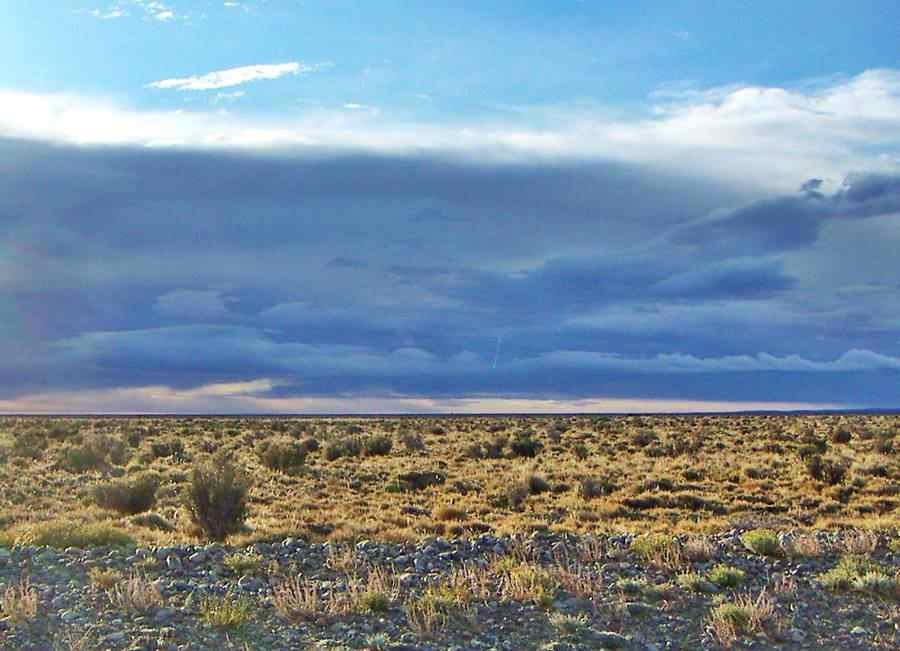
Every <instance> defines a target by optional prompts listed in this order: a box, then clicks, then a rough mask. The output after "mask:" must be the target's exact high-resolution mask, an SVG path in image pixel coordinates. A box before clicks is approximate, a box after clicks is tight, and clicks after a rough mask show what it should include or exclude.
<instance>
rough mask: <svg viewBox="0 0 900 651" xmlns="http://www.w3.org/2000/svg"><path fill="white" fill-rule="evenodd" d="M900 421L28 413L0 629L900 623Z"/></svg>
mask: <svg viewBox="0 0 900 651" xmlns="http://www.w3.org/2000/svg"><path fill="white" fill-rule="evenodd" d="M898 425H900V418H898V417H897V416H893V415H869V416H860V415H827V416H826V415H802V416H788V415H765V416H763V415H753V416H744V415H740V416H653V417H649V416H641V417H638V416H632V417H591V416H572V417H561V416H555V417H477V416H471V417H452V418H451V417H447V418H418V417H408V418H399V417H398V418H387V417H385V418H151V417H145V418H59V419H49V418H26V417H16V418H12V417H11V418H7V419H5V420H3V421H2V422H0V648H9V649H93V648H103V649H129V650H131V651H137V650H138V649H166V650H167V651H178V650H181V651H186V650H187V649H204V648H223V649H225V648H227V649H241V650H242V651H247V650H248V649H294V648H309V649H393V650H394V651H403V650H406V651H411V650H415V649H423V650H437V649H455V650H457V651H461V650H462V649H485V650H491V649H493V650H501V649H504V650H509V651H513V650H515V649H541V650H543V651H574V650H576V649H590V648H626V649H635V650H638V649H640V650H641V651H662V650H663V649H685V650H687V649H721V648H755V649H769V648H772V649H821V648H845V649H870V648H877V649H896V648H900V638H898V630H900V534H898V521H897V518H898V510H897V506H898V499H900V497H898V493H900V482H898V478H900V441H897V443H896V446H895V433H896V432H897V431H900V429H898Z"/></svg>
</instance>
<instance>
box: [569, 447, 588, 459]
mask: <svg viewBox="0 0 900 651" xmlns="http://www.w3.org/2000/svg"><path fill="white" fill-rule="evenodd" d="M572 454H574V455H575V458H576V459H578V460H579V461H584V460H585V459H587V458H588V454H589V452H588V448H587V446H586V445H585V444H584V443H577V444H576V445H575V447H573V448H572Z"/></svg>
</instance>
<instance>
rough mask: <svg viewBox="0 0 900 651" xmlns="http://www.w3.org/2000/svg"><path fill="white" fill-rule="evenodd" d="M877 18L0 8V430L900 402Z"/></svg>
mask: <svg viewBox="0 0 900 651" xmlns="http://www.w3.org/2000/svg"><path fill="white" fill-rule="evenodd" d="M898 43H900V4H898V3H896V2H891V1H889V0H860V1H859V2H854V3H848V2H843V1H837V0H818V1H816V2H807V1H805V0H796V1H793V2H790V3H785V2H781V1H779V2H770V1H765V0H754V1H752V2H751V1H749V0H747V1H739V0H722V1H721V2H707V1H700V0H696V1H694V0H670V1H666V2H660V1H654V2H649V1H635V2H629V3H601V2H589V1H586V0H585V1H577V0H557V1H555V2H546V0H544V1H541V2H536V1H531V0H517V1H516V2H505V1H498V2H491V3H483V2H474V1H455V2H452V3H444V2H429V3H422V2H411V1H400V0H396V1H388V0H384V1H375V0H372V1H370V2H350V1H347V0H230V1H224V2H223V1H221V0H216V1H213V0H194V1H187V0H118V1H116V0H110V1H107V0H55V1H54V2H28V3H25V2H8V3H3V4H2V5H0V60H2V61H4V66H2V67H0V413H2V412H14V413H22V412H28V413H134V412H142V413H143V412H152V413H206V412H212V413H267V412H278V413H287V412H289V413H295V412H296V413H407V412H438V413H443V412H453V413H463V412H542V413H543V412H573V411H590V412H604V411H610V412H656V411H665V412H677V411H727V410H745V409H825V408H884V407H900V258H898V251H900V45H898Z"/></svg>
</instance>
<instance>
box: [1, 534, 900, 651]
mask: <svg viewBox="0 0 900 651" xmlns="http://www.w3.org/2000/svg"><path fill="white" fill-rule="evenodd" d="M740 534H741V531H739V530H732V531H728V532H725V533H723V534H719V535H716V536H712V537H711V538H710V539H711V540H712V541H713V542H714V543H715V544H716V546H717V549H718V553H717V556H716V558H714V559H710V560H707V561H703V562H694V563H688V564H687V565H685V566H683V567H681V568H679V569H678V570H671V569H666V568H655V567H652V566H650V565H648V564H647V563H645V562H643V561H641V560H640V559H638V558H636V557H635V556H634V554H632V553H631V552H630V551H629V545H630V542H631V539H632V537H631V536H630V535H625V534H623V535H613V536H602V537H600V538H601V542H602V543H603V546H604V548H605V549H606V550H607V555H606V556H604V557H602V558H598V559H594V560H592V561H584V566H583V567H584V568H585V570H586V571H588V572H590V573H593V575H595V576H597V577H599V578H600V579H602V585H603V589H602V590H601V591H600V592H599V594H597V595H596V596H595V597H594V599H593V602H592V601H591V600H588V599H585V598H582V597H579V596H577V595H572V594H569V593H567V592H566V591H565V590H563V589H562V588H558V589H557V590H556V593H555V594H554V596H553V601H552V604H542V605H536V604H533V603H527V602H509V601H503V600H501V599H500V598H499V596H498V597H497V598H496V599H488V600H485V601H483V602H481V603H473V604H472V608H471V611H470V613H469V617H467V618H456V617H454V618H452V620H451V621H450V622H449V623H448V625H447V626H445V627H444V628H442V629H440V630H439V631H438V632H437V633H436V634H435V635H434V637H432V638H427V637H423V636H421V635H418V634H416V633H414V632H413V630H411V629H410V627H409V625H408V621H407V615H406V612H405V610H404V608H403V603H402V602H403V601H404V599H405V598H408V597H411V596H413V595H418V594H420V593H421V590H422V589H424V588H425V586H428V585H432V584H434V583H435V582H436V581H438V580H440V578H441V577H443V576H446V575H447V574H448V573H449V572H451V571H452V570H454V569H456V568H459V567H461V566H462V565H463V564H471V565H472V566H486V565H487V564H488V562H490V561H491V560H492V559H493V558H495V557H496V556H497V555H508V554H515V555H517V556H522V555H525V556H527V557H529V558H531V559H533V561H534V562H535V563H537V564H544V565H548V566H549V565H550V564H551V563H553V562H554V559H559V558H561V557H563V556H565V555H566V554H571V553H572V552H573V550H575V549H576V547H577V546H578V545H579V544H580V543H583V542H585V540H584V539H585V537H580V538H579V537H576V536H573V535H568V534H546V533H541V534H535V535H532V536H530V537H524V536H520V537H496V536H492V535H489V534H484V535H482V536H479V537H478V538H474V539H452V540H447V539H443V538H430V539H426V540H423V541H421V542H419V543H417V544H412V543H408V544H397V543H379V542H375V541H367V540H363V541H360V542H358V543H357V544H356V545H355V546H354V547H353V548H352V560H353V563H354V564H355V566H356V567H371V566H380V567H383V568H385V569H388V570H390V572H391V573H392V574H393V575H394V576H396V577H397V578H398V581H399V585H400V586H401V591H402V593H403V594H402V595H401V597H400V598H399V599H397V600H394V601H392V602H391V603H390V605H389V606H388V608H387V609H386V610H385V611H383V612H377V613H358V614H352V615H348V616H343V617H340V618H327V617H323V618H321V620H320V621H317V622H301V623H299V624H297V623H290V622H288V621H286V620H284V619H282V618H281V617H280V616H279V615H278V613H277V612H276V610H275V608H274V606H273V604H272V588H273V586H274V585H276V584H277V583H278V582H279V581H280V580H283V578H284V577H290V576H298V577H301V578H303V579H309V580H312V581H314V582H315V583H316V585H317V586H318V588H319V590H320V591H321V592H322V593H323V594H330V593H332V592H333V593H341V592H342V591H345V590H346V589H347V575H346V569H341V570H336V569H333V567H334V559H335V558H336V556H335V551H336V550H338V549H341V547H340V546H338V545H336V544H335V543H308V542H305V541H303V540H301V539H297V538H288V539H285V540H283V541H277V542H271V543H256V544H253V545H251V546H249V547H247V548H242V549H239V548H234V547H229V546H226V545H221V544H210V545H180V546H168V547H159V548H138V549H102V548H98V549H89V550H83V549H74V548H69V549H65V550H55V549H48V548H40V547H14V548H11V549H3V548H0V594H2V591H3V590H4V589H5V588H6V586H15V585H18V583H19V581H20V579H21V578H22V577H27V578H28V581H29V582H30V584H31V586H33V588H34V589H35V590H36V591H37V594H38V597H39V612H38V616H37V617H36V618H34V619H33V620H32V621H29V622H25V623H13V622H12V621H10V618H8V617H7V618H3V617H2V614H0V648H2V649H10V650H13V649H16V650H18V649H22V650H41V651H45V650H46V651H49V650H54V649H85V650H86V649H111V650H112V649H116V650H118V649H127V650H129V651H137V650H165V651H188V650H196V649H241V650H243V651H246V650H249V649H253V650H257V649H266V650H268V649H297V648H310V649H390V650H393V651H403V650H406V651H413V650H418V651H431V650H436V649H456V650H459V651H463V650H469V649H483V650H484V651H517V650H519V649H538V650H542V651H546V650H555V651H564V650H566V649H572V650H574V649H602V648H621V649H634V650H635V651H663V650H670V649H685V650H688V649H691V650H694V649H716V648H719V647H718V646H717V645H716V643H715V642H714V640H713V638H712V636H711V635H710V631H709V629H708V626H707V615H708V613H709V610H710V609H711V608H712V607H714V606H715V605H716V604H717V603H719V601H720V600H721V601H728V600H729V599H730V598H732V597H733V596H734V595H735V594H739V593H749V594H752V595H755V594H758V593H759V591H760V590H762V589H763V588H764V587H766V586H768V587H769V592H770V594H771V595H772V596H773V598H774V600H775V608H776V613H775V619H776V620H777V625H773V626H770V627H767V628H766V629H765V631H764V632H761V633H758V634H754V635H753V636H751V637H745V638H742V639H739V640H738V642H737V644H736V647H737V648H752V649H810V650H812V649H823V648H826V649H827V648H834V649H837V648H840V649H873V648H881V649H896V648H900V642H898V640H900V636H898V630H897V629H898V627H900V614H898V609H897V607H896V603H895V602H890V601H888V600H885V599H878V598H873V597H869V596H866V595H862V594H857V593H848V594H833V593H830V592H827V591H826V590H824V588H823V587H822V586H821V585H820V584H819V583H818V580H817V576H818V575H819V574H821V573H822V572H824V571H826V570H828V569H830V568H832V567H833V566H834V565H835V563H836V562H837V559H838V558H839V556H840V554H839V553H838V552H837V551H836V550H837V549H838V548H839V546H840V545H839V543H840V541H841V539H842V537H843V536H844V535H845V534H844V533H841V532H837V531H830V532H819V533H817V534H815V535H817V536H818V537H819V538H820V542H821V544H822V546H823V547H824V548H826V549H827V550H830V551H828V553H825V554H823V555H822V556H820V557H817V558H797V559H792V558H788V557H775V558H772V557H761V556H757V555H754V554H751V553H749V552H748V551H747V549H746V548H745V547H744V546H743V545H742V543H741V542H740V538H739V536H740ZM791 535H792V534H791V533H790V532H787V533H786V534H785V542H789V540H790V536H791ZM882 542H883V541H882ZM234 553H244V554H252V555H258V557H259V567H258V568H257V569H256V570H253V569H249V570H246V571H243V570H242V571H240V572H231V571H230V570H229V569H228V567H227V566H226V564H225V562H224V561H225V558H226V557H228V556H229V555H231V554H234ZM570 557H571V556H570ZM872 557H873V558H874V559H875V560H876V561H877V562H879V563H880V564H881V565H882V566H883V567H885V568H886V569H887V571H888V572H889V573H890V574H895V573H897V571H898V569H900V554H896V553H892V552H889V551H887V550H886V548H885V546H884V545H883V544H881V545H879V547H878V550H877V551H876V552H875V553H874V554H872ZM719 563H725V564H728V565H732V566H734V567H736V568H739V569H741V570H743V571H744V572H745V578H744V580H743V582H742V583H741V585H739V586H738V587H737V588H735V589H725V588H719V587H717V586H714V585H712V584H710V583H709V582H703V584H702V585H701V589H700V590H699V591H688V590H686V589H682V588H679V587H677V586H676V585H675V582H674V579H675V576H676V574H677V573H678V572H681V571H685V570H692V571H694V572H698V573H703V572H705V571H708V570H709V569H711V568H712V567H713V566H714V565H716V564H719ZM92 568H98V569H108V570H115V571H117V572H120V573H121V574H122V575H124V576H129V575H130V574H131V573H132V572H134V571H139V572H141V573H143V574H145V575H146V576H147V577H148V578H149V579H150V580H152V581H153V582H154V584H155V585H156V586H157V587H158V589H159V591H160V593H161V594H162V598H163V605H162V606H160V607H154V608H151V609H149V610H147V611H146V612H134V611H129V610H127V609H123V608H120V607H116V606H114V605H113V604H112V603H111V601H110V598H109V595H108V594H107V592H106V591H105V590H103V589H101V588H99V587H96V586H94V585H92V584H91V581H90V579H89V577H88V573H89V572H90V571H91V570H92ZM626 581H628V582H630V583H626ZM636 581H637V583H635V582H636ZM775 585H782V586H784V585H790V586H791V588H790V589H782V590H777V589H775V588H774V587H773V586H775ZM635 586H637V587H635ZM641 586H644V587H643V588H642V587H641ZM648 587H649V588H654V590H650V589H649V588H648ZM221 595H233V596H234V597H235V598H242V599H245V600H247V602H249V604H250V606H251V608H252V610H251V616H250V618H249V620H248V621H247V622H246V623H244V624H242V625H240V626H238V627H236V628H230V629H229V628H216V627H213V626H210V625H207V624H205V623H204V622H203V620H202V618H201V617H200V611H199V604H200V603H201V601H202V600H203V599H204V598H207V597H211V596H221ZM554 613H556V614H558V615H559V616H560V617H563V616H568V617H570V618H572V619H573V620H577V622H578V625H577V626H574V629H575V632H572V630H570V629H568V628H566V629H564V628H563V627H562V626H560V625H558V624H556V623H555V622H554V621H553V620H554V617H550V615H551V614H554ZM79 645H80V646H79ZM879 645H880V646H879Z"/></svg>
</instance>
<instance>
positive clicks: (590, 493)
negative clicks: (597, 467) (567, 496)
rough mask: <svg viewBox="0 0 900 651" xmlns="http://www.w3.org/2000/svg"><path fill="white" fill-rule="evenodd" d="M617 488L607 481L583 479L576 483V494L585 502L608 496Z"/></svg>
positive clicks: (592, 478)
mask: <svg viewBox="0 0 900 651" xmlns="http://www.w3.org/2000/svg"><path fill="white" fill-rule="evenodd" d="M618 488H619V487H618V486H617V485H616V484H615V483H613V482H612V481H611V480H609V479H605V478H604V479H596V478H595V477H584V478H582V479H581V481H579V482H578V494H579V495H580V496H581V497H583V498H584V499H586V500H590V499H593V498H595V497H600V496H602V495H610V494H612V493H614V492H615V491H616V490H618Z"/></svg>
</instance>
